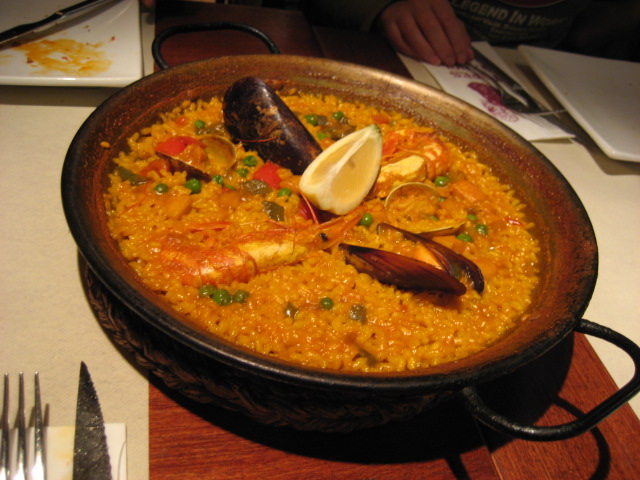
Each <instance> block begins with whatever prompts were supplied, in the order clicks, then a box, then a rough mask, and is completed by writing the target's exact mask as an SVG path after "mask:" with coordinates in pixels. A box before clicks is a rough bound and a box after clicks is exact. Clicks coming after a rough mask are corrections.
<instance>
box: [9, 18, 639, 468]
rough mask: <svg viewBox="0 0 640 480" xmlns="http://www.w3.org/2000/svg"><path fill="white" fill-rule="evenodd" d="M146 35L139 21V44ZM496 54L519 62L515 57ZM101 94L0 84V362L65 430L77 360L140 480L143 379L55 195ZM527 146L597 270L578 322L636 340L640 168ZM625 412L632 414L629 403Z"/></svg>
mask: <svg viewBox="0 0 640 480" xmlns="http://www.w3.org/2000/svg"><path fill="white" fill-rule="evenodd" d="M143 24H144V22H143ZM152 31H153V30H152V26H150V25H148V24H147V25H143V32H144V35H145V36H146V38H147V40H146V42H147V44H148V38H150V37H149V36H150V35H152ZM148 51H149V50H148V48H145V53H147V52H148ZM501 54H502V55H504V56H505V58H508V59H509V60H510V61H511V62H514V64H515V65H516V66H518V65H517V64H518V58H517V57H515V56H514V52H510V51H504V52H503V51H501ZM520 67H522V70H523V71H524V73H527V72H526V67H524V66H522V65H520ZM146 71H149V70H148V57H147V70H146ZM525 83H527V82H525ZM112 93H114V90H111V89H104V88H73V87H65V88H55V87H19V86H15V87H14V86H2V87H0V146H1V148H0V168H1V169H2V173H1V175H0V205H1V207H0V212H1V217H0V229H1V233H0V266H1V271H2V280H1V281H0V303H1V304H2V307H3V308H2V314H1V316H0V321H1V324H0V325H1V326H0V365H2V369H3V370H5V371H7V372H9V373H10V374H11V375H12V379H13V380H14V383H12V385H17V380H16V377H17V372H19V371H24V372H26V373H27V374H30V373H31V372H34V371H39V372H40V375H41V385H42V387H41V388H42V392H43V396H44V401H45V403H46V404H47V405H48V413H49V417H48V418H49V423H50V424H51V425H72V424H73V422H74V412H75V400H76V398H75V397H76V391H77V381H78V371H79V364H80V361H81V360H84V361H85V362H86V363H87V364H88V366H89V369H90V371H91V374H92V376H93V379H94V382H95V384H96V388H97V390H98V395H99V397H100V401H101V404H102V408H103V412H104V416H105V420H106V421H107V422H114V423H126V425H127V430H128V436H127V443H128V457H129V466H128V478H129V479H135V480H137V479H145V478H148V383H147V379H146V373H145V372H143V371H139V370H138V369H137V368H136V367H135V366H134V365H135V363H134V362H133V361H130V360H129V359H128V358H127V357H126V356H124V355H123V354H122V353H121V352H120V351H119V350H118V348H116V347H115V346H114V344H113V343H112V342H111V340H110V339H109V337H108V336H107V335H106V334H105V333H104V332H103V330H102V329H101V327H100V325H99V324H98V322H97V320H96V319H95V318H94V315H93V313H92V311H91V309H90V308H89V305H88V303H87V300H86V297H85V294H84V292H83V290H82V285H81V280H80V277H79V269H78V253H77V249H76V246H75V244H74V241H73V239H72V237H71V235H70V233H69V230H68V228H67V225H66V221H65V219H64V215H63V211H62V205H61V199H60V188H61V186H60V173H61V169H62V164H63V161H64V157H65V154H66V151H67V148H68V146H69V143H70V142H71V140H72V138H73V136H74V134H75V133H76V131H77V130H78V128H79V127H80V125H81V124H82V122H83V121H84V120H85V119H86V118H87V116H88V115H89V114H90V113H91V112H92V111H93V109H94V108H95V107H96V106H98V105H99V104H100V103H101V102H102V101H104V100H105V99H106V98H107V97H108V96H109V95H111V94H112ZM535 146H536V147H537V148H539V149H540V150H541V151H542V153H544V154H545V155H546V156H547V157H548V158H549V159H550V160H551V161H552V162H553V163H554V164H555V165H556V166H557V167H558V168H559V169H560V171H561V172H562V173H563V174H564V175H565V176H566V177H567V179H568V180H569V182H570V183H571V184H572V185H573V187H574V189H575V190H576V192H577V193H578V195H579V197H580V198H581V200H582V202H583V203H584V205H585V207H586V209H587V212H588V213H589V215H590V217H591V221H592V222H593V225H594V228H595V232H596V236H597V240H598V246H599V253H600V271H599V278H598V282H597V285H596V289H595V292H594V295H593V299H592V301H591V303H590V305H589V307H588V310H587V312H586V315H585V318H587V319H589V320H592V321H594V322H597V323H600V324H603V325H606V326H609V327H611V328H613V329H615V330H617V331H618V332H620V333H622V334H624V335H626V336H627V337H629V338H630V339H632V340H633V341H635V342H636V343H637V344H640V328H639V326H640V288H639V286H640V247H639V246H638V245H639V244H640V242H639V240H640V164H637V163H625V162H620V161H614V160H610V159H608V158H606V157H605V156H604V155H603V154H601V153H599V152H598V151H591V150H587V149H585V148H584V147H582V146H581V145H578V144H576V143H574V142H571V141H554V142H537V143H536V144H535ZM579 234H580V232H576V235H579ZM591 341H592V343H593V345H594V348H595V349H596V351H597V353H598V355H599V356H600V357H601V358H602V361H603V362H604V364H605V365H606V367H607V369H608V370H609V371H610V372H611V375H612V377H613V378H614V380H615V381H616V382H617V383H618V384H619V385H622V384H624V383H626V381H627V380H628V379H630V378H631V375H632V374H633V365H632V363H631V361H630V360H629V359H628V358H627V357H626V355H625V354H624V353H622V352H620V351H619V350H617V349H616V348H614V347H611V346H609V345H608V344H605V343H604V342H601V341H599V340H597V339H596V340H593V339H591ZM28 386H29V387H30V384H29V385H28ZM585 388H588V385H585ZM13 390H14V393H15V390H16V388H15V387H14V389H13ZM14 405H15V404H14ZM631 405H632V407H633V408H634V410H635V412H636V414H638V412H640V398H639V397H636V398H634V399H633V400H632V401H631Z"/></svg>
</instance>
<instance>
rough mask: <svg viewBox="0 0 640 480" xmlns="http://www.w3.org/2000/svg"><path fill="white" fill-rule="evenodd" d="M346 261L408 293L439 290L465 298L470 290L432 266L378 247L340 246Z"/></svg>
mask: <svg viewBox="0 0 640 480" xmlns="http://www.w3.org/2000/svg"><path fill="white" fill-rule="evenodd" d="M340 248H342V249H343V250H344V251H345V259H346V260H347V262H348V263H350V264H351V265H353V266H354V267H355V268H356V270H358V271H359V272H361V273H366V274H368V275H370V276H372V277H373V278H375V279H376V280H379V281H380V282H382V283H386V284H389V285H395V286H396V287H399V288H403V289H407V290H420V291H424V290H426V291H438V292H445V293H452V294H454V295H463V294H464V293H465V292H466V291H467V287H465V286H464V284H463V283H462V282H460V281H459V280H458V279H456V278H455V277H454V276H452V275H451V274H449V273H448V272H446V271H444V270H441V269H439V268H437V267H434V266H433V265H430V264H428V263H425V262H422V261H420V260H416V259H415V258H411V257H406V256H404V255H399V254H397V253H393V252H388V251H386V250H380V249H377V248H370V247H362V246H359V245H349V244H346V243H341V244H340Z"/></svg>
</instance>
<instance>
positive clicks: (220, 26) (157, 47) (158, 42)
mask: <svg viewBox="0 0 640 480" xmlns="http://www.w3.org/2000/svg"><path fill="white" fill-rule="evenodd" d="M213 30H239V31H241V32H245V33H248V34H250V35H253V36H254V37H257V38H258V39H260V40H262V42H263V43H264V44H265V45H266V46H267V48H268V49H269V52H271V53H280V49H279V48H278V46H277V45H276V44H275V43H274V42H273V40H271V38H269V36H268V35H267V34H266V33H264V32H263V31H262V30H259V29H257V28H255V27H252V26H251V25H246V24H244V23H236V22H212V23H189V24H186V25H176V26H174V27H169V28H167V29H166V30H163V31H162V32H160V33H159V34H158V35H156V37H155V38H154V39H153V44H152V45H151V54H152V55H153V59H154V60H155V61H156V64H157V65H158V67H160V69H162V70H164V69H166V68H169V64H168V63H167V62H166V61H165V59H164V57H163V55H162V52H161V49H162V44H163V43H164V41H165V40H166V39H167V38H169V37H172V36H174V35H178V34H180V33H193V32H208V31H213Z"/></svg>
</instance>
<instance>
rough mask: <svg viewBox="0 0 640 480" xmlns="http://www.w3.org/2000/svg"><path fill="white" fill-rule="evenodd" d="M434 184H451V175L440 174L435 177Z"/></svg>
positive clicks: (444, 185)
mask: <svg viewBox="0 0 640 480" xmlns="http://www.w3.org/2000/svg"><path fill="white" fill-rule="evenodd" d="M433 184H434V185H435V186H436V187H446V186H447V185H449V177H447V176H446V175H440V176H438V177H436V178H435V180H434V181H433Z"/></svg>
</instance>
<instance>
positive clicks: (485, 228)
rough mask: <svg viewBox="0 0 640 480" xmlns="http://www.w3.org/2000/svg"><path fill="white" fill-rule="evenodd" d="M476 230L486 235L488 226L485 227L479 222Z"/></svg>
mask: <svg viewBox="0 0 640 480" xmlns="http://www.w3.org/2000/svg"><path fill="white" fill-rule="evenodd" d="M476 232H478V233H479V234H480V235H488V234H489V227H487V226H486V225H485V224H484V223H479V224H477V225H476Z"/></svg>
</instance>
